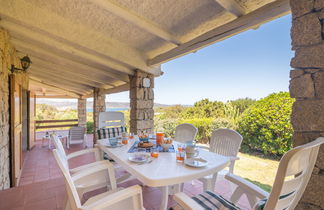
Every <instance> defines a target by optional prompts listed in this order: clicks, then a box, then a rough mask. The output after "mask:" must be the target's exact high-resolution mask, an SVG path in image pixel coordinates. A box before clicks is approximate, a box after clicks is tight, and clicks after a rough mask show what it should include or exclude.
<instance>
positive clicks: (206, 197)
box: [192, 191, 240, 210]
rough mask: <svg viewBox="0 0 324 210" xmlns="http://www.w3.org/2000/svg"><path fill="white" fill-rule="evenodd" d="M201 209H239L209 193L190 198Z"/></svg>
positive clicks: (222, 198)
mask: <svg viewBox="0 0 324 210" xmlns="http://www.w3.org/2000/svg"><path fill="white" fill-rule="evenodd" d="M192 199H193V200H194V201H196V202H197V203H198V204H199V205H201V207H203V208H204V209H208V210H214V209H219V210H223V209H224V210H226V209H228V210H238V209H240V208H239V207H237V206H235V204H233V203H232V202H230V201H228V200H226V199H225V198H224V197H222V196H221V195H218V194H215V193H213V192H210V191H206V192H203V193H202V194H199V195H197V196H195V197H192Z"/></svg>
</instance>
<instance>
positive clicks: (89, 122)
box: [87, 121, 93, 134]
mask: <svg viewBox="0 0 324 210" xmlns="http://www.w3.org/2000/svg"><path fill="white" fill-rule="evenodd" d="M87 133H88V134H91V133H93V121H88V122H87Z"/></svg>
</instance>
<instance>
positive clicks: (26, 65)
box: [10, 55, 31, 73]
mask: <svg viewBox="0 0 324 210" xmlns="http://www.w3.org/2000/svg"><path fill="white" fill-rule="evenodd" d="M20 62H21V67H22V69H19V68H16V67H15V66H14V65H13V64H12V65H11V69H10V71H11V73H14V72H15V71H24V72H26V71H27V69H28V68H29V66H30V64H31V60H30V58H29V57H28V56H27V55H26V56H24V57H23V58H21V59H20Z"/></svg>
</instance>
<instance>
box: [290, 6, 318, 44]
mask: <svg viewBox="0 0 324 210" xmlns="http://www.w3.org/2000/svg"><path fill="white" fill-rule="evenodd" d="M291 37H292V45H293V49H296V48H297V47H298V46H305V45H312V44H316V43H320V42H322V25H321V21H320V20H319V19H318V14H317V13H315V12H314V13H310V14H307V15H304V16H302V17H299V18H296V19H294V20H293V24H292V28H291Z"/></svg>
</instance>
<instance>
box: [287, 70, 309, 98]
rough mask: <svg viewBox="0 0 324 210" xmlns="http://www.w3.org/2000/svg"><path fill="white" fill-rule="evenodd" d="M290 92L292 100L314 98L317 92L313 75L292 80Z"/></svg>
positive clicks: (305, 75)
mask: <svg viewBox="0 0 324 210" xmlns="http://www.w3.org/2000/svg"><path fill="white" fill-rule="evenodd" d="M289 90H290V96H291V97H292V98H314V96H315V90H314V82H313V79H312V76H311V74H304V75H302V76H300V77H297V78H294V79H291V80H290V85H289Z"/></svg>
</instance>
